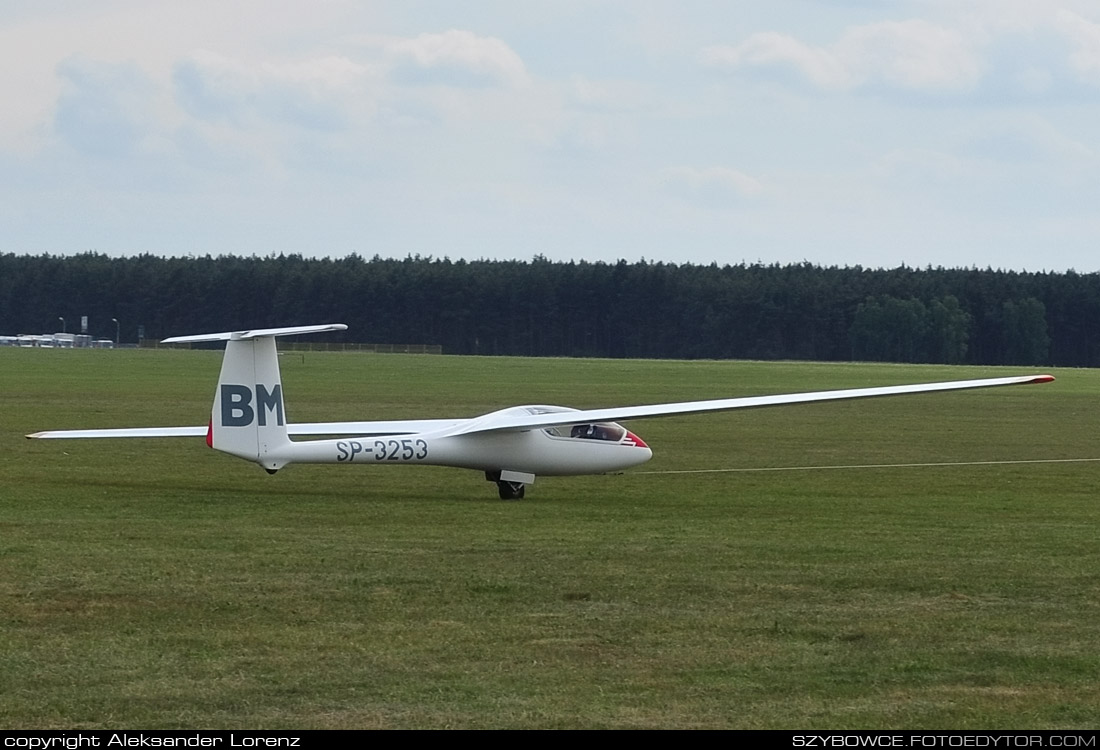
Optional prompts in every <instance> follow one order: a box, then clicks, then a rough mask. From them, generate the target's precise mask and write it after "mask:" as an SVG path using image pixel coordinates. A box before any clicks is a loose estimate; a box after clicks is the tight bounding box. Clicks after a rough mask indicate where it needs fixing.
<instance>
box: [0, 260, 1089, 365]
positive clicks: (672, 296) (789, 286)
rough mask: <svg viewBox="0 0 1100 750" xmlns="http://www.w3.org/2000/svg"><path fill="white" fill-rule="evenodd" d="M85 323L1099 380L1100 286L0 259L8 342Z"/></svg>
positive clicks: (151, 331) (498, 350)
mask: <svg viewBox="0 0 1100 750" xmlns="http://www.w3.org/2000/svg"><path fill="white" fill-rule="evenodd" d="M84 315H86V316H88V318H89V321H90V326H91V330H90V331H89V333H92V334H93V335H97V336H102V337H104V338H113V337H114V335H115V324H114V323H113V322H111V321H112V319H117V320H118V321H119V331H120V333H121V338H122V340H123V342H135V341H136V340H137V336H138V328H139V326H140V327H141V329H142V331H143V332H144V335H145V336H146V337H147V338H150V339H157V338H163V337H166V336H171V335H178V334H189V333H204V332H209V331H222V330H235V329H243V328H251V327H265V326H279V325H297V324H304V323H315V322H330V321H339V322H343V323H347V324H348V326H349V330H348V331H347V332H345V333H344V334H342V336H343V337H344V340H346V341H355V342H366V343H375V344H439V345H441V346H442V347H443V351H445V352H447V353H452V354H499V355H521V356H566V357H573V356H578V357H579V356H596V357H641V358H683V359H695V358H715V359H800V360H824V361H828V360H872V361H894V362H944V363H958V364H983V365H999V364H1016V365H1044V364H1045V365H1057V366H1070V367H1095V366H1100V274H1098V273H1088V274H1082V273H1076V272H1073V271H1069V272H1065V273H1049V272H1043V273H1030V272H1017V271H1002V270H992V269H986V270H979V269H944V268H926V269H916V268H909V267H904V266H903V267H900V268H894V269H866V268H862V267H859V266H856V267H843V268H841V267H820V266H814V265H811V264H808V263H803V264H795V265H765V264H738V265H724V266H719V265H717V264H712V265H694V264H675V263H655V262H646V261H640V262H634V263H629V262H627V261H619V262H618V263H602V262H596V263H590V262H583V261H582V262H568V263H564V262H555V261H549V260H546V259H545V258H542V257H536V258H534V259H532V260H530V261H488V260H477V261H465V260H457V261H451V260H449V259H447V258H443V259H438V258H432V257H419V256H415V257H407V258H405V259H396V260H395V259H386V258H380V257H375V258H373V259H369V260H368V259H365V258H363V257H360V256H358V255H349V256H347V257H343V258H335V259H334V258H320V259H314V258H304V257H302V256H300V255H277V256H274V255H273V256H268V257H237V256H220V257H210V256H202V257H188V258H164V257H160V256H154V255H148V254H144V255H137V256H133V257H125V258H112V257H109V256H106V255H102V254H98V253H86V254H82V255H76V256H56V255H38V256H27V255H15V254H0V333H7V334H17V333H44V332H53V330H55V329H56V328H57V326H58V318H65V319H66V320H67V321H79V319H80V317H81V316H84ZM70 330H72V329H70ZM334 336H335V338H334V340H339V336H340V335H334Z"/></svg>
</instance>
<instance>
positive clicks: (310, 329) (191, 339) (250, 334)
mask: <svg viewBox="0 0 1100 750" xmlns="http://www.w3.org/2000/svg"><path fill="white" fill-rule="evenodd" d="M344 330H347V326H346V325H344V324H343V323H325V324H323V325H315V326H287V327H286V328H255V329H252V330H248V331H226V332H225V333H200V334H197V335H195V336H172V337H171V338H167V339H164V340H163V341H162V342H161V343H162V344H191V343H196V342H199V341H250V340H252V339H259V338H263V337H265V336H295V335H297V334H299V333H326V332H328V331H344Z"/></svg>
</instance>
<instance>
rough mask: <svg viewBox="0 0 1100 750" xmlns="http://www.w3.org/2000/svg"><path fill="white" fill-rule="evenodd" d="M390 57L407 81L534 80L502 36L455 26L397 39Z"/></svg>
mask: <svg viewBox="0 0 1100 750" xmlns="http://www.w3.org/2000/svg"><path fill="white" fill-rule="evenodd" d="M386 52H387V56H388V57H389V59H390V61H391V63H392V64H393V65H394V66H395V69H396V71H397V73H398V75H399V76H402V77H404V78H405V79H406V80H413V81H418V82H419V81H423V82H426V83H442V84H445V85H446V84H452V85H474V86H477V85H504V86H509V87H514V88H522V87H524V86H527V85H528V84H529V83H530V78H529V76H528V74H527V69H526V68H525V66H524V64H523V60H522V59H520V56H519V55H517V54H516V53H515V51H514V50H512V48H511V47H509V46H508V45H507V44H505V43H504V42H502V41H501V40H500V39H496V38H494V37H487V36H478V35H476V34H474V33H473V32H471V31H465V30H460V29H451V30H449V31H445V32H443V33H432V34H420V35H419V36H417V37H415V38H412V39H400V40H394V41H392V42H391V43H390V44H388V45H387V49H386Z"/></svg>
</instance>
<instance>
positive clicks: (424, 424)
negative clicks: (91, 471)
mask: <svg viewBox="0 0 1100 750" xmlns="http://www.w3.org/2000/svg"><path fill="white" fill-rule="evenodd" d="M463 421H466V420H461V419H399V420H391V421H388V422H301V423H299V424H290V425H287V432H289V433H290V434H291V435H357V436H360V437H366V436H372V435H412V434H416V433H421V432H435V431H439V430H445V429H449V428H452V427H455V426H456V425H458V424H459V423H460V422H463ZM207 429H208V428H207V427H206V425H197V426H194V427H121V428H109V429H101V430H46V431H44V432H35V433H33V434H31V435H27V437H29V438H38V439H45V440H55V439H64V438H74V439H75V438H154V437H202V436H204V435H206V431H207Z"/></svg>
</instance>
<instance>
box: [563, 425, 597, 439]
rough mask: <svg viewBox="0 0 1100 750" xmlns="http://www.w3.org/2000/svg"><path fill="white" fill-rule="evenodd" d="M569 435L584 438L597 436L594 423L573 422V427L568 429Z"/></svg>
mask: <svg viewBox="0 0 1100 750" xmlns="http://www.w3.org/2000/svg"><path fill="white" fill-rule="evenodd" d="M569 437H574V438H585V439H586V440H594V439H595V438H596V437H597V434H596V425H594V424H575V425H573V429H572V430H570V431H569Z"/></svg>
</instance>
